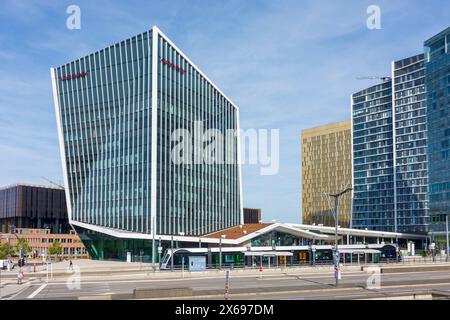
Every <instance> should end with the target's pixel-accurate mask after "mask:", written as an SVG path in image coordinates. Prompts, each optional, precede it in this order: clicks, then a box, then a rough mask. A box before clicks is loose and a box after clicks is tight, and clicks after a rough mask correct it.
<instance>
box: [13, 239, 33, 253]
mask: <svg viewBox="0 0 450 320" xmlns="http://www.w3.org/2000/svg"><path fill="white" fill-rule="evenodd" d="M20 248H22V254H23V255H24V256H26V255H27V254H29V253H30V252H31V251H32V248H31V246H30V243H29V242H28V240H27V239H25V238H18V239H17V244H16V254H17V255H20Z"/></svg>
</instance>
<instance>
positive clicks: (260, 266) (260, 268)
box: [259, 256, 263, 280]
mask: <svg viewBox="0 0 450 320" xmlns="http://www.w3.org/2000/svg"><path fill="white" fill-rule="evenodd" d="M262 273H263V266H262V256H261V257H260V258H259V280H262Z"/></svg>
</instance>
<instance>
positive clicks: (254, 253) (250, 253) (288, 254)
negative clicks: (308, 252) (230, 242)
mask: <svg viewBox="0 0 450 320" xmlns="http://www.w3.org/2000/svg"><path fill="white" fill-rule="evenodd" d="M244 255H245V256H258V257H260V256H264V257H268V256H273V257H275V256H277V257H291V256H293V255H294V254H293V253H292V252H287V251H260V252H258V251H244Z"/></svg>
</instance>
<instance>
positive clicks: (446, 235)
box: [445, 213, 450, 262]
mask: <svg viewBox="0 0 450 320" xmlns="http://www.w3.org/2000/svg"><path fill="white" fill-rule="evenodd" d="M445 238H446V239H447V250H446V252H447V256H446V257H445V261H447V262H448V249H449V246H450V244H449V243H448V213H447V214H446V215H445Z"/></svg>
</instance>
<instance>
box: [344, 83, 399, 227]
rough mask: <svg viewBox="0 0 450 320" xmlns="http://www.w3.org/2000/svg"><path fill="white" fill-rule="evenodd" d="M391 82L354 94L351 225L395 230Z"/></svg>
mask: <svg viewBox="0 0 450 320" xmlns="http://www.w3.org/2000/svg"><path fill="white" fill-rule="evenodd" d="M392 121H393V117H392V83H391V81H386V82H384V83H381V84H378V85H375V86H372V87H370V88H368V89H366V90H363V91H360V92H358V93H355V94H353V95H352V131H353V137H352V139H353V211H352V227H353V228H360V229H361V228H368V229H370V230H384V231H394V229H395V222H394V220H395V212H394V211H395V207H394V206H395V205H394V174H393V172H394V162H393V126H392Z"/></svg>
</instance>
